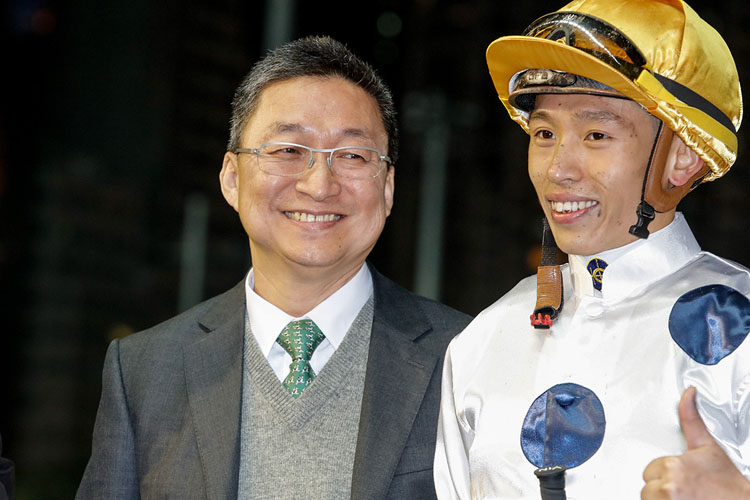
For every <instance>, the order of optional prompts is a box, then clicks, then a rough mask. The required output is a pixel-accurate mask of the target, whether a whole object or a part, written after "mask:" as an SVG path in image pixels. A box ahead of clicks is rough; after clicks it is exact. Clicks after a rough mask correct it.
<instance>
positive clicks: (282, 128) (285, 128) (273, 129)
mask: <svg viewBox="0 0 750 500" xmlns="http://www.w3.org/2000/svg"><path fill="white" fill-rule="evenodd" d="M268 130H269V132H270V133H276V134H284V133H293V132H309V131H311V129H310V128H308V127H304V126H302V125H301V124H299V123H284V122H277V123H274V124H272V125H271V126H270V127H269V128H268ZM336 135H340V136H343V137H354V138H360V139H369V138H370V135H369V134H368V133H367V132H366V131H365V130H363V129H361V128H355V127H351V128H345V129H343V130H340V131H337V132H336Z"/></svg>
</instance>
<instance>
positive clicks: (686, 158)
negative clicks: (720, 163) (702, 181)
mask: <svg viewBox="0 0 750 500" xmlns="http://www.w3.org/2000/svg"><path fill="white" fill-rule="evenodd" d="M704 166H705V165H704V163H703V159H702V158H701V157H700V156H698V153H696V152H695V151H693V150H692V149H690V148H689V147H687V145H686V144H685V143H684V142H682V139H680V137H679V136H678V135H676V134H675V136H674V137H673V138H672V145H671V147H670V149H669V154H668V156H667V164H666V168H665V169H664V181H666V182H665V184H666V185H667V186H669V187H672V186H678V187H679V186H683V185H685V184H686V183H688V182H690V181H691V180H693V177H696V174H698V173H699V172H703V171H704V170H706V169H705V168H704Z"/></svg>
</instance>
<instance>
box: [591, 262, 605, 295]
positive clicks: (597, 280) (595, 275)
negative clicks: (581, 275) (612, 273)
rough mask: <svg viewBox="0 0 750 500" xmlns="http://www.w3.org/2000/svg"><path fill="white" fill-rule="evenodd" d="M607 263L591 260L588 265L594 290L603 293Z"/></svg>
mask: <svg viewBox="0 0 750 500" xmlns="http://www.w3.org/2000/svg"><path fill="white" fill-rule="evenodd" d="M607 265H608V264H607V263H606V262H605V261H603V260H602V259H591V260H590V261H589V263H588V264H587V265H586V269H588V271H589V273H591V281H592V282H593V284H594V288H595V289H597V290H599V291H600V292H601V291H602V278H603V277H604V270H605V269H606V268H607Z"/></svg>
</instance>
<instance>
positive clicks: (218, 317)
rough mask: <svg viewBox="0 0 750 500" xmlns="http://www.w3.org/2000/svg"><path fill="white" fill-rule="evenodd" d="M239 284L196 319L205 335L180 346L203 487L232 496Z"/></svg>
mask: <svg viewBox="0 0 750 500" xmlns="http://www.w3.org/2000/svg"><path fill="white" fill-rule="evenodd" d="M244 293H245V292H244V284H243V283H240V284H239V285H237V286H236V287H234V288H233V289H232V290H230V291H228V292H227V294H226V295H225V296H224V297H223V298H222V299H220V300H219V301H218V302H217V303H216V304H215V306H214V307H213V308H211V309H210V310H209V311H208V312H207V313H206V314H205V315H204V316H203V317H202V318H201V320H200V324H199V327H200V328H201V329H202V330H203V331H205V332H206V336H205V337H204V338H203V339H201V340H200V341H198V342H195V343H193V344H191V345H188V346H186V347H185V349H184V360H185V380H186V386H187V393H188V402H189V405H190V410H191V416H192V419H193V422H194V425H195V434H196V441H197V445H198V453H199V455H200V461H201V468H202V470H203V471H204V474H205V481H206V493H207V495H208V498H210V499H223V498H236V496H237V484H238V474H239V449H240V447H239V429H240V401H241V395H242V348H243V339H242V332H243V322H244V317H245V312H244V310H245V296H244Z"/></svg>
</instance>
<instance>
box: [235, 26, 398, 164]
mask: <svg viewBox="0 0 750 500" xmlns="http://www.w3.org/2000/svg"><path fill="white" fill-rule="evenodd" d="M302 76H320V77H340V78H344V79H346V80H348V81H350V82H352V83H354V84H355V85H357V86H358V87H360V88H361V89H363V90H364V91H365V92H367V93H368V94H370V95H371V96H372V97H373V98H374V99H375V101H376V102H377V104H378V108H379V109H380V114H381V119H382V120H383V127H384V128H385V132H386V134H387V135H388V151H387V152H386V154H387V155H388V156H390V157H391V162H392V163H395V162H396V160H397V158H398V126H397V120H396V108H395V106H394V104H393V96H392V95H391V91H390V90H389V89H388V86H387V85H386V84H385V82H384V81H383V80H382V78H381V77H380V75H378V73H377V72H376V71H375V69H374V68H373V67H372V66H371V65H370V64H368V63H366V62H365V61H363V60H362V59H360V58H359V57H357V56H356V55H354V53H352V51H351V50H349V49H348V48H347V47H346V46H345V45H344V44H342V43H341V42H338V41H336V40H334V39H333V38H330V37H327V36H312V37H305V38H300V39H298V40H294V41H292V42H289V43H286V44H284V45H281V46H280V47H278V48H276V49H274V50H272V51H270V52H269V53H268V54H267V55H266V56H265V57H264V58H263V59H261V60H260V61H258V62H257V63H256V64H255V65H254V66H253V68H252V69H251V70H250V72H249V73H248V74H247V75H246V76H245V78H244V79H243V80H242V82H241V83H240V85H239V87H237V90H236V91H235V93H234V99H233V100H232V118H231V122H230V131H229V142H228V143H227V150H228V151H235V150H236V149H237V148H239V147H240V139H241V136H242V131H243V130H244V129H245V126H246V125H247V123H248V122H249V121H250V118H251V117H252V115H253V113H254V112H255V110H256V109H257V107H258V102H259V100H260V95H261V93H262V92H263V89H265V88H266V87H267V86H269V85H270V84H272V83H275V82H280V81H284V80H289V79H292V78H297V77H302Z"/></svg>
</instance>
